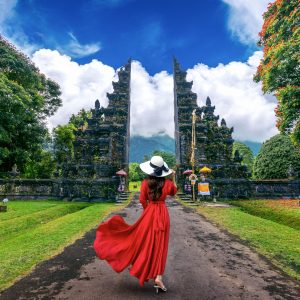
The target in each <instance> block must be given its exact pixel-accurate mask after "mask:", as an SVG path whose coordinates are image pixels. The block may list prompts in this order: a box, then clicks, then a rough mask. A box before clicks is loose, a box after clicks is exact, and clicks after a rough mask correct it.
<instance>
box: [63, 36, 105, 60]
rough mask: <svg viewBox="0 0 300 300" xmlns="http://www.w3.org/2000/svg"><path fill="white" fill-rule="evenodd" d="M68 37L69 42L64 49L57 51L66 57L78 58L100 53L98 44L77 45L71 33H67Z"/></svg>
mask: <svg viewBox="0 0 300 300" xmlns="http://www.w3.org/2000/svg"><path fill="white" fill-rule="evenodd" d="M68 34H69V36H70V41H69V43H68V44H67V45H65V46H64V47H59V48H58V50H59V51H60V52H62V53H64V54H67V55H68V56H71V57H74V58H79V57H85V56H89V55H91V54H94V53H97V52H98V51H100V49H101V46H100V43H99V42H98V43H90V44H81V43H79V41H78V39H77V38H76V36H75V35H74V34H73V33H72V32H69V33H68Z"/></svg>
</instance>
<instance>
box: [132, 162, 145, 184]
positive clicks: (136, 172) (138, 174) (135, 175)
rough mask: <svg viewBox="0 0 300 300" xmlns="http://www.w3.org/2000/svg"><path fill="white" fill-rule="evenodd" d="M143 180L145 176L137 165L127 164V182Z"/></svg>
mask: <svg viewBox="0 0 300 300" xmlns="http://www.w3.org/2000/svg"><path fill="white" fill-rule="evenodd" d="M144 178H145V174H144V173H143V171H142V170H141V168H140V164H139V163H130V164H129V181H141V180H143V179H144Z"/></svg>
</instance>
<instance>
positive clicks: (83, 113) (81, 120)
mask: <svg viewBox="0 0 300 300" xmlns="http://www.w3.org/2000/svg"><path fill="white" fill-rule="evenodd" d="M91 117H92V112H91V110H85V109H84V108H83V109H81V110H80V111H79V113H78V114H77V115H74V114H72V116H71V117H70V120H69V124H73V125H74V126H75V128H76V129H77V128H79V127H81V126H84V127H86V126H87V125H88V123H87V120H88V119H89V118H91Z"/></svg>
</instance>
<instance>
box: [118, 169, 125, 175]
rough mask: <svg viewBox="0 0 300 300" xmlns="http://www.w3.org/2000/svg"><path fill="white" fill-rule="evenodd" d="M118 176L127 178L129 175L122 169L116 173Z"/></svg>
mask: <svg viewBox="0 0 300 300" xmlns="http://www.w3.org/2000/svg"><path fill="white" fill-rule="evenodd" d="M116 174H117V175H118V176H127V173H126V172H125V171H124V170H123V169H122V170H119V171H118V172H116Z"/></svg>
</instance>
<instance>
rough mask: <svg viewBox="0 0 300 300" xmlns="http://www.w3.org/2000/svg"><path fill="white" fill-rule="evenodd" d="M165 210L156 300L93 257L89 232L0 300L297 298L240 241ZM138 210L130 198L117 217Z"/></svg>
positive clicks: (294, 289) (292, 285)
mask: <svg viewBox="0 0 300 300" xmlns="http://www.w3.org/2000/svg"><path fill="white" fill-rule="evenodd" d="M167 206H168V209H169V213H170V218H171V232H170V244H169V254H168V260H167V265H166V272H165V274H164V282H165V285H166V286H167V288H168V291H167V292H166V293H163V292H161V293H160V295H158V296H157V295H155V290H154V288H153V283H152V282H146V283H145V286H144V287H140V286H139V283H138V280H137V279H136V278H135V277H131V276H130V275H129V272H128V270H124V271H123V272H122V273H119V274H118V273H115V272H114V271H113V270H112V269H111V268H110V266H109V265H108V264H107V263H106V262H105V261H100V260H99V259H97V258H95V254H94V251H93V248H92V243H93V240H94V236H95V231H94V230H92V231H90V232H89V233H87V234H86V235H85V237H84V238H82V239H81V240H78V241H77V242H76V243H74V244H73V245H71V246H69V247H67V248H66V249H65V251H64V252H63V253H61V254H60V255H58V256H56V257H54V258H53V259H51V260H49V261H46V262H44V263H42V264H40V265H39V266H37V268H36V269H35V270H34V271H33V273H32V274H30V275H29V276H27V277H25V278H23V279H22V280H20V281H19V282H18V283H16V284H15V285H14V286H12V287H11V288H9V289H8V290H6V291H4V292H3V293H2V294H1V295H0V300H4V299H5V300H15V299H26V300H28V299H72V300H82V299H84V300H93V299H95V300H96V299H101V300H106V299H113V300H118V299H128V300H130V299H153V297H161V298H162V299H189V300H193V299H195V300H200V299H220V300H225V299H231V300H233V299H263V300H267V299H300V283H299V282H296V281H294V280H292V279H289V278H287V277H286V276H285V275H283V274H282V273H281V272H280V271H279V270H277V269H276V268H274V267H273V266H272V265H271V264H269V263H268V262H267V261H266V260H265V259H264V258H262V257H260V256H259V255H258V254H256V253H255V252H254V251H252V250H251V249H250V248H249V247H247V246H246V245H244V244H243V243H242V242H241V241H240V240H238V239H236V238H234V237H232V236H231V235H229V234H227V233H225V232H224V231H222V230H220V229H218V228H217V227H215V226H214V225H212V224H211V223H209V222H208V221H206V220H205V219H204V218H203V217H201V216H199V215H198V214H196V213H195V212H193V210H192V209H190V208H187V207H183V206H182V205H180V204H179V203H178V202H176V201H175V200H174V199H173V198H169V199H168V200H167ZM219 209H220V208H219ZM222 209H226V208H222ZM141 211H142V207H141V205H140V204H139V203H138V199H137V198H135V200H134V201H133V202H132V203H131V204H130V205H129V206H128V207H127V208H125V209H122V210H121V211H119V213H118V214H120V215H122V216H123V217H124V218H125V219H126V221H127V222H128V223H130V224H132V223H134V222H135V221H136V220H137V219H138V218H139V216H140V214H141Z"/></svg>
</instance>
